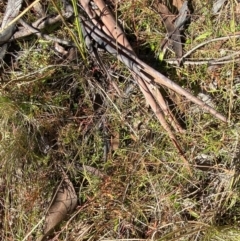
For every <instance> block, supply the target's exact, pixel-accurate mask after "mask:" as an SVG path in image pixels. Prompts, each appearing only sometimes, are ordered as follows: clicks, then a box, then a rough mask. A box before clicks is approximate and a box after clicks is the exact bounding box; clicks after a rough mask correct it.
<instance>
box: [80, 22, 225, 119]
mask: <svg viewBox="0 0 240 241" xmlns="http://www.w3.org/2000/svg"><path fill="white" fill-rule="evenodd" d="M83 24H84V26H85V27H86V29H87V31H88V33H89V34H90V35H91V37H92V38H93V39H94V40H95V41H96V42H98V43H101V44H102V46H104V47H105V48H106V50H107V51H108V52H109V53H111V54H112V55H114V56H116V57H117V58H118V59H119V60H120V61H121V62H123V63H124V64H126V65H127V66H128V68H129V69H130V70H133V71H134V72H135V73H137V74H138V75H139V76H141V77H142V78H144V79H145V80H146V81H147V82H148V83H152V82H155V83H158V84H160V85H163V86H166V87H168V88H169V89H171V90H173V91H175V92H176V93H178V94H180V95H183V96H185V97H186V98H187V99H188V100H190V101H192V102H193V103H195V104H197V105H199V106H200V107H201V108H202V109H203V110H205V111H207V112H209V113H210V114H212V115H213V116H215V117H216V118H218V119H219V120H221V121H223V122H227V120H226V117H224V116H223V115H222V114H220V113H218V112H217V111H216V110H215V109H213V108H212V107H211V106H209V105H207V104H206V103H204V102H203V101H201V100H200V99H198V98H197V97H195V96H193V95H192V94H191V93H189V92H188V91H186V90H184V89H183V88H182V87H180V86H179V85H177V84H176V83H174V82H173V81H171V80H170V79H168V78H167V77H165V76H164V75H162V74H161V73H159V72H157V71H156V70H155V69H153V68H152V67H150V66H148V65H147V64H145V63H144V62H143V61H141V60H140V59H138V58H137V57H136V56H135V55H133V54H132V53H131V52H129V50H128V49H126V48H125V47H124V46H122V45H120V44H118V46H116V45H115V41H114V39H112V38H110V37H109V36H107V35H106V34H105V33H103V32H102V31H100V30H99V29H98V28H96V27H95V26H93V25H92V24H91V23H90V22H89V21H86V20H84V21H83Z"/></svg>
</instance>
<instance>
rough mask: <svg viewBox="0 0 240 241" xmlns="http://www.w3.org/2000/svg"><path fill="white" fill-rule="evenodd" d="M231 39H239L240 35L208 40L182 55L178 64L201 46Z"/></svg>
mask: <svg viewBox="0 0 240 241" xmlns="http://www.w3.org/2000/svg"><path fill="white" fill-rule="evenodd" d="M232 38H240V34H234V35H229V36H225V37H220V38H215V39H210V40H207V41H205V42H203V43H200V44H199V45H197V46H196V47H194V48H192V49H191V50H189V51H188V52H187V53H186V54H184V55H183V56H182V58H181V59H180V62H182V61H183V60H184V58H186V57H187V56H189V55H190V54H192V53H193V52H194V51H195V50H197V49H199V48H201V47H202V46H204V45H207V44H209V43H213V42H216V41H224V40H229V39H232Z"/></svg>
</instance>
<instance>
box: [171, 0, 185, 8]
mask: <svg viewBox="0 0 240 241" xmlns="http://www.w3.org/2000/svg"><path fill="white" fill-rule="evenodd" d="M172 5H173V6H175V7H176V8H177V9H178V10H180V8H181V7H182V5H183V1H182V0H173V2H172Z"/></svg>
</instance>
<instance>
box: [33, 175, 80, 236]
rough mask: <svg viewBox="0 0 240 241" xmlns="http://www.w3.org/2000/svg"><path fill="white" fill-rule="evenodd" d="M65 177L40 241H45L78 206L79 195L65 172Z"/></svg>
mask: <svg viewBox="0 0 240 241" xmlns="http://www.w3.org/2000/svg"><path fill="white" fill-rule="evenodd" d="M63 176H64V178H63V180H62V181H61V183H60V184H59V185H58V188H57V190H56V192H55V195H54V198H53V201H52V203H51V206H50V208H49V210H48V212H47V215H46V221H45V227H44V231H43V236H42V237H41V238H40V239H38V240H44V238H46V237H47V236H48V235H49V234H50V233H51V232H52V231H53V229H54V228H55V227H56V226H57V225H58V224H60V222H61V221H63V220H64V219H65V218H66V217H67V215H68V214H71V213H72V212H73V210H74V209H75V208H76V206H77V195H76V192H75V190H74V187H73V184H72V182H71V181H70V180H69V178H68V177H67V175H66V173H65V172H64V173H63Z"/></svg>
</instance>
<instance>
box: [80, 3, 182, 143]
mask: <svg viewBox="0 0 240 241" xmlns="http://www.w3.org/2000/svg"><path fill="white" fill-rule="evenodd" d="M84 2H85V3H86V1H84ZM95 3H96V5H97V6H98V8H99V11H96V13H97V14H98V16H99V17H100V18H101V20H102V22H103V23H104V26H103V27H102V28H103V30H104V31H105V33H106V34H108V35H109V36H112V37H113V38H114V39H115V40H116V41H117V43H116V44H118V43H120V44H121V45H123V46H124V47H126V48H127V49H128V50H130V51H131V52H132V54H133V55H135V56H136V54H135V53H134V51H133V49H132V47H131V45H130V43H129V42H128V40H127V38H126V36H125V34H124V33H123V31H122V29H121V28H120V27H119V26H118V24H117V22H116V20H115V19H114V18H113V16H112V14H111V12H110V10H109V9H108V7H107V6H106V4H105V3H104V2H103V1H102V0H95ZM92 16H94V14H92ZM132 74H133V75H134V73H132ZM134 76H135V75H134ZM135 78H136V76H135ZM138 82H139V84H140V86H142V87H143V86H144V88H141V91H142V92H143V94H144V96H145V97H147V98H146V100H147V101H148V102H151V103H152V104H151V108H152V109H153V111H154V112H155V114H156V116H157V118H158V119H159V120H160V122H161V123H162V124H163V126H164V128H165V129H166V130H167V131H168V132H169V134H170V135H171V136H174V135H173V133H170V132H171V129H170V128H169V127H168V123H167V122H166V121H165V124H164V123H163V122H162V121H163V119H164V115H165V116H166V117H167V118H168V119H169V122H170V123H171V125H172V126H173V128H174V129H175V130H176V131H179V132H183V129H182V128H181V127H180V125H179V123H178V121H177V120H176V119H175V118H174V115H173V114H172V113H171V111H170V109H169V107H168V106H167V104H166V102H165V100H164V99H163V96H162V94H161V92H160V91H159V90H158V89H157V88H156V87H154V86H153V85H152V84H148V83H145V85H144V83H143V82H142V81H141V80H140V79H138ZM146 92H150V93H151V95H149V94H148V93H146ZM154 102H156V103H154ZM149 104H150V103H149ZM159 107H160V108H161V109H162V111H160V112H159V113H158V111H159V109H160V108H159ZM158 115H163V116H158ZM174 139H175V138H174Z"/></svg>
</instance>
